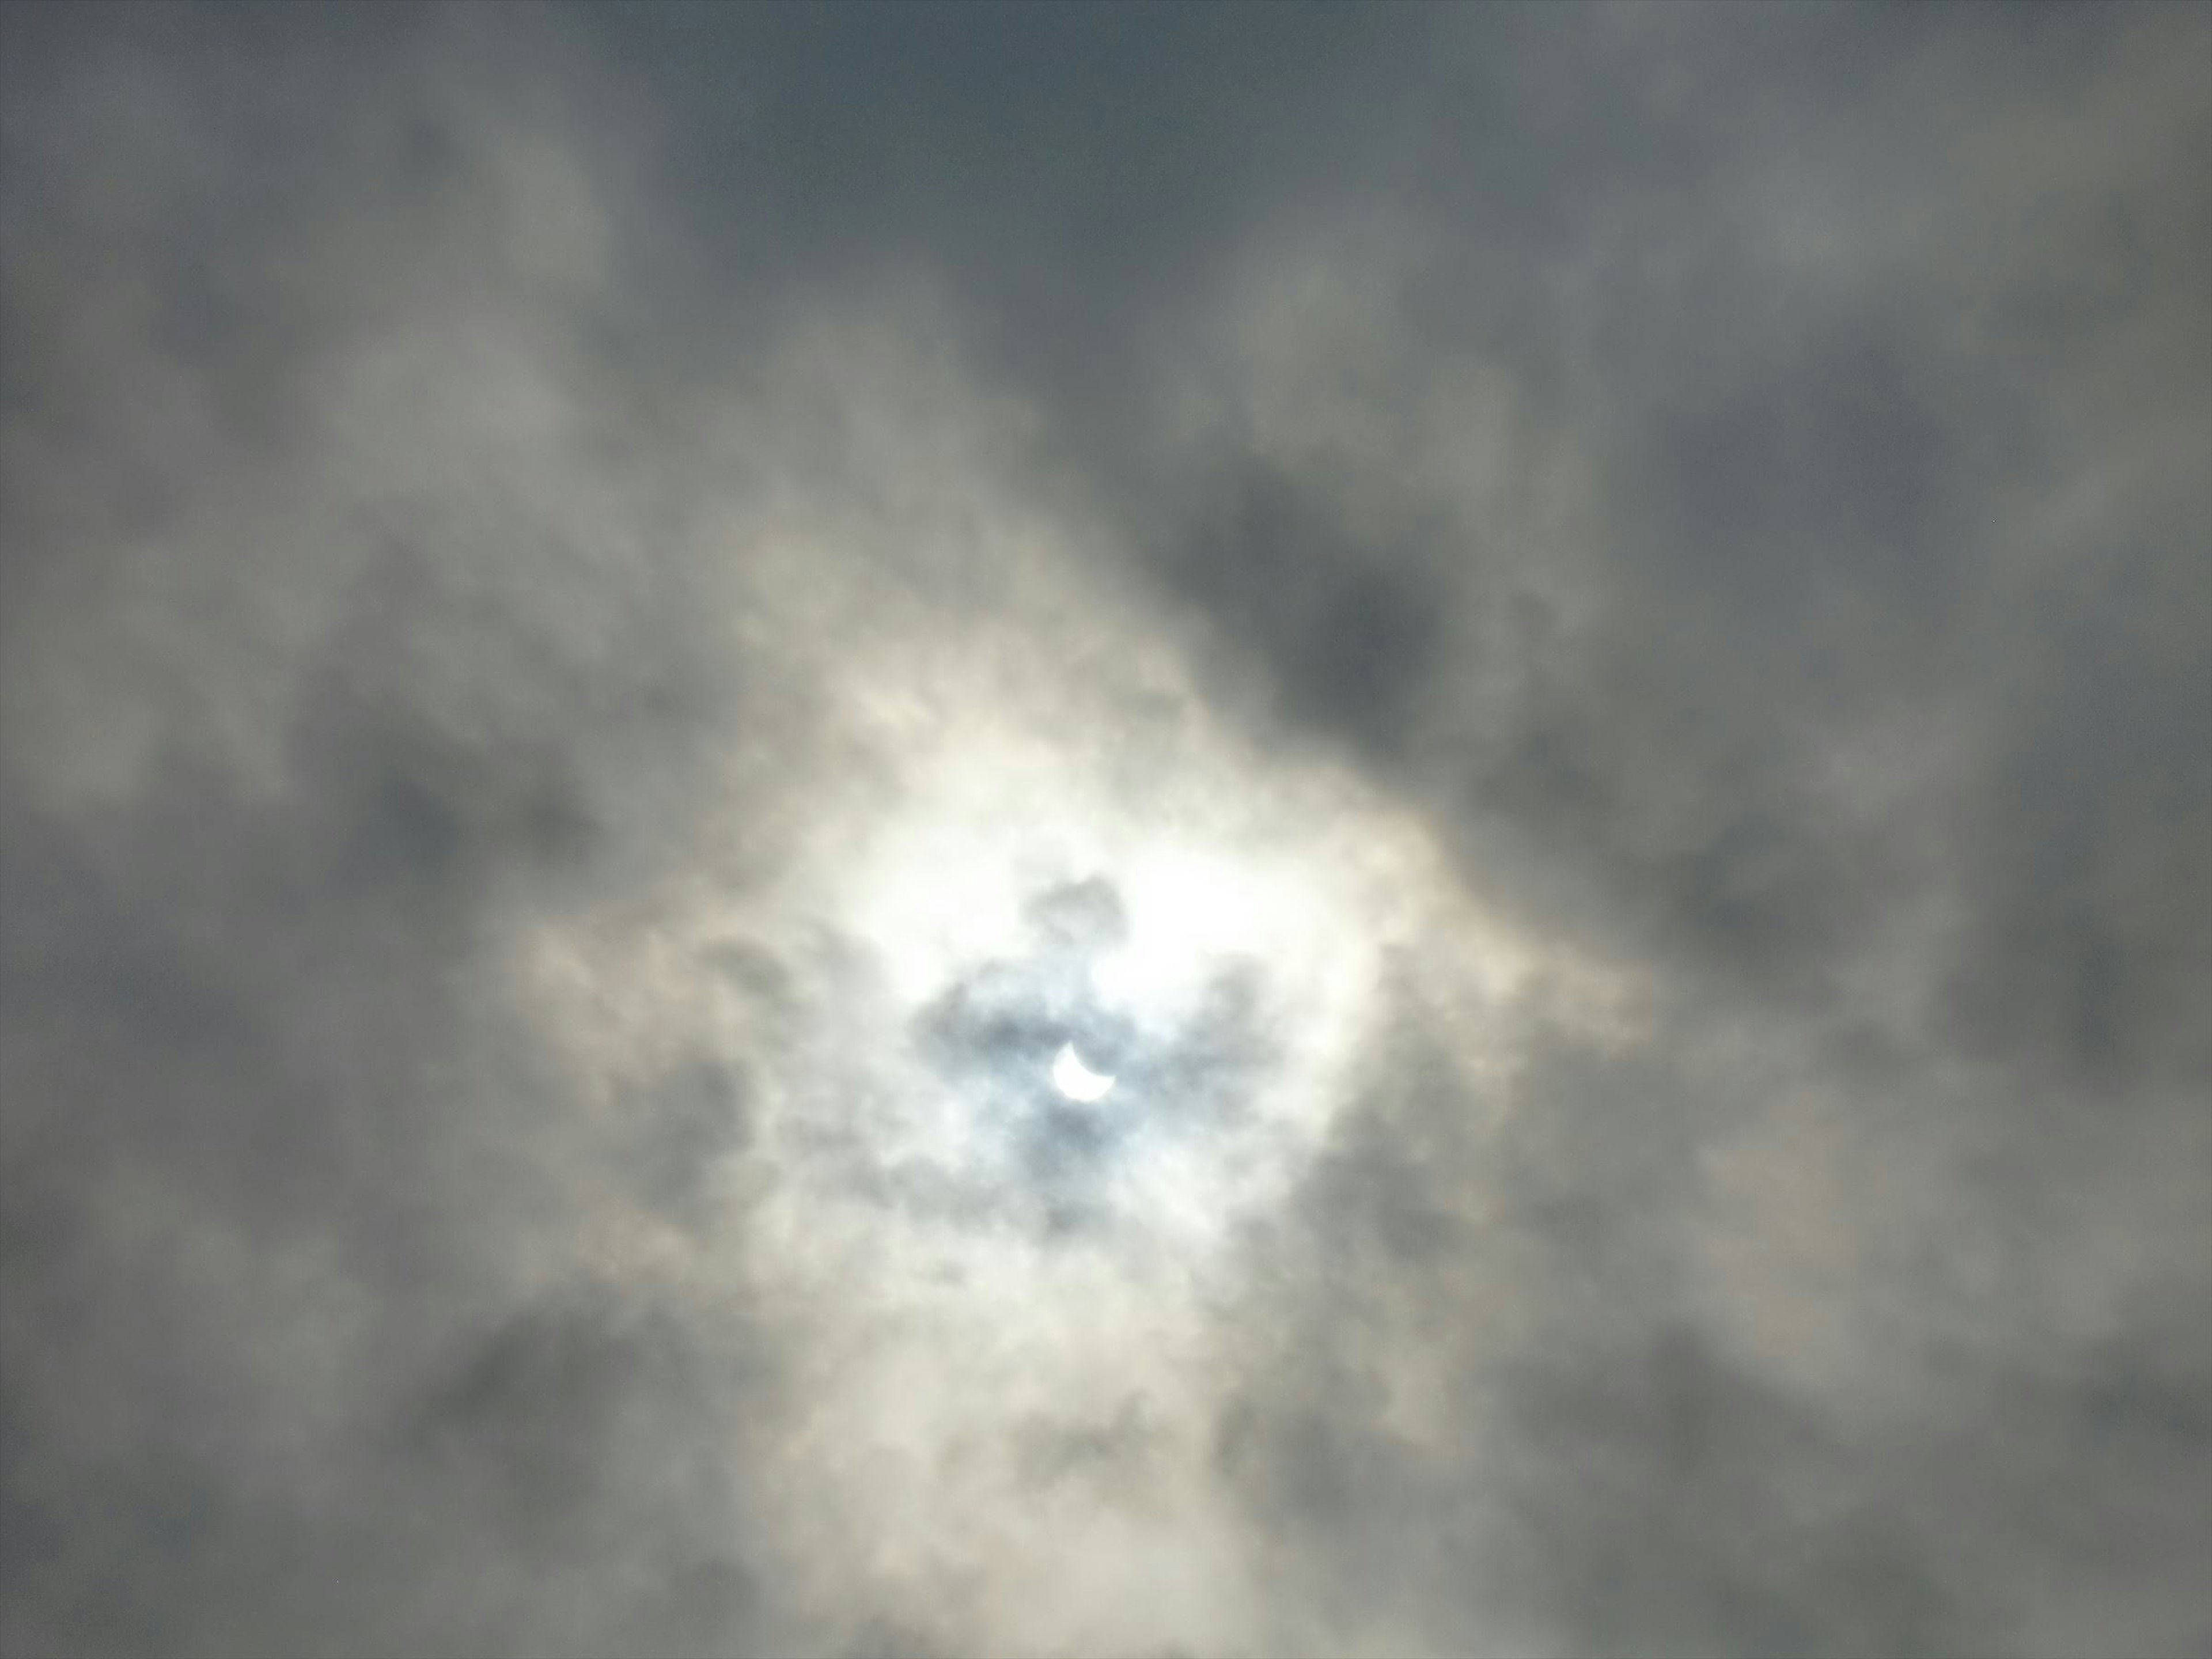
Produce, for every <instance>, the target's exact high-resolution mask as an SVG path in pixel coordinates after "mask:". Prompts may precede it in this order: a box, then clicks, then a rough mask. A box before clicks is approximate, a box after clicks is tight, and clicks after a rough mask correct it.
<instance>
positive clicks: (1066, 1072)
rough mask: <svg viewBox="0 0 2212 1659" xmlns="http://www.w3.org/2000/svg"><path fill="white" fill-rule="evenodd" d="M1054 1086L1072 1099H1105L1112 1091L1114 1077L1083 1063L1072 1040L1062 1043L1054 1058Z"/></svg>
mask: <svg viewBox="0 0 2212 1659" xmlns="http://www.w3.org/2000/svg"><path fill="white" fill-rule="evenodd" d="M1052 1086H1053V1087H1054V1088H1055V1089H1057V1090H1059V1091H1060V1093H1062V1094H1064V1095H1066V1097H1068V1098H1069V1099H1070V1100H1085V1101H1088V1100H1103V1099H1105V1098H1106V1097H1107V1096H1108V1095H1109V1093H1111V1092H1112V1091H1113V1088H1114V1079H1112V1078H1110V1077H1109V1076H1107V1075H1106V1074H1105V1073H1103V1072H1094V1071H1092V1070H1091V1068H1090V1067H1089V1066H1085V1064H1084V1063H1083V1057H1082V1056H1081V1055H1080V1054H1077V1053H1076V1052H1075V1045H1074V1044H1073V1043H1072V1042H1063V1043H1062V1044H1060V1052H1059V1053H1058V1054H1054V1056H1053V1058H1052Z"/></svg>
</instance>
